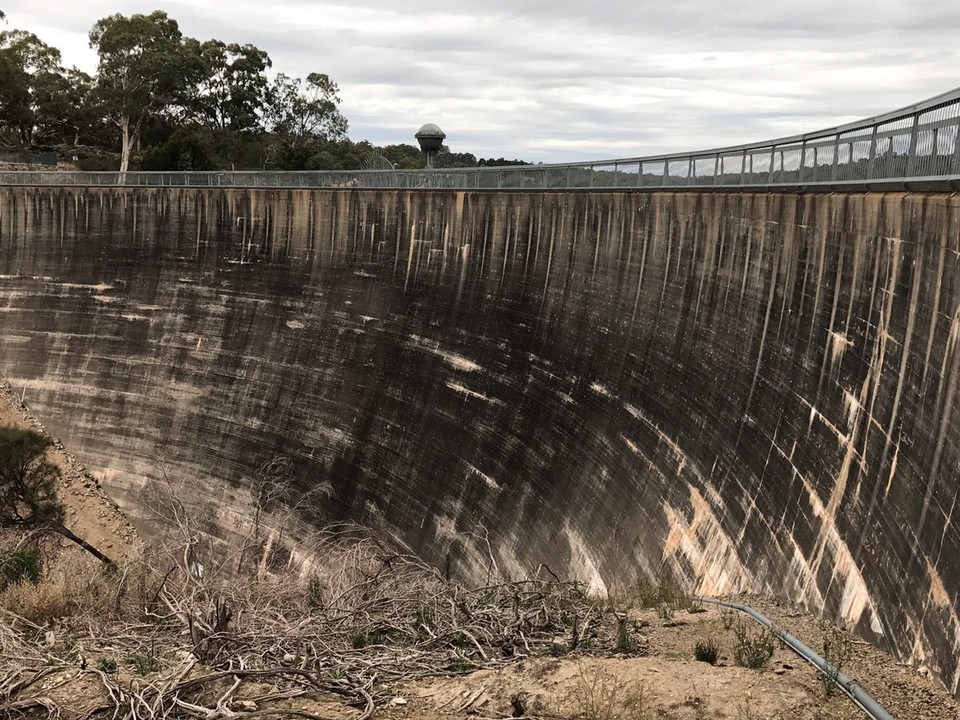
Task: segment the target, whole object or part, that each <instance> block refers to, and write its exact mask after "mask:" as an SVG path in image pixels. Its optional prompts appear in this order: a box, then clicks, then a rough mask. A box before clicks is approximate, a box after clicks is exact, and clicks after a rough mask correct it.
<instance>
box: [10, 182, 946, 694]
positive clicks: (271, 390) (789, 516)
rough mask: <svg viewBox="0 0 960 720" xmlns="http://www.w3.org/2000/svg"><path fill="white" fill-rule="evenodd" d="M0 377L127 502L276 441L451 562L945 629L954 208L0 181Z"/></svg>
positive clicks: (228, 478) (762, 197) (345, 497)
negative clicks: (648, 582)
mask: <svg viewBox="0 0 960 720" xmlns="http://www.w3.org/2000/svg"><path fill="white" fill-rule="evenodd" d="M0 330H2V334H3V343H2V350H0V372H2V374H3V375H5V376H6V377H7V378H8V379H9V380H10V381H11V382H12V384H13V385H14V387H15V388H16V389H17V390H18V391H22V392H24V394H25V399H26V402H27V404H28V405H29V406H30V409H31V410H32V411H33V412H34V413H35V414H36V415H38V416H39V417H40V418H41V419H42V420H43V421H44V422H45V423H46V424H47V426H48V428H50V429H51V430H52V431H53V432H54V433H55V434H56V435H59V436H60V438H61V439H62V440H63V441H64V442H65V443H66V444H67V445H68V447H70V448H71V449H72V450H74V451H75V452H77V454H78V455H79V456H80V459H81V460H82V461H83V462H85V463H86V464H87V465H88V467H90V468H91V469H92V470H93V471H95V472H97V473H100V474H101V475H102V477H103V482H104V485H105V487H106V488H107V490H108V492H109V493H111V494H112V496H113V497H115V498H116V499H117V500H118V502H119V503H120V504H121V506H122V507H123V508H124V509H126V510H128V511H129V512H130V513H131V514H132V515H133V516H134V517H135V518H136V517H139V518H141V519H143V518H145V517H146V514H145V510H144V507H143V502H142V491H143V488H144V487H145V486H146V485H149V483H151V482H154V481H156V480H157V477H158V474H159V473H160V472H161V471H163V472H171V473H176V474H181V475H191V476H193V477H196V478H198V482H199V483H200V484H199V485H198V486H199V487H201V488H204V491H205V492H208V493H209V497H210V500H211V502H212V503H216V502H219V501H221V500H222V499H223V498H225V497H228V496H229V493H230V492H231V491H236V490H237V489H238V488H242V487H243V485H244V483H247V482H249V479H250V478H251V477H252V476H253V475H254V474H255V472H256V470H257V468H258V467H259V466H260V464H261V463H263V462H264V461H265V460H268V459H270V458H271V457H274V456H277V455H285V456H287V457H289V458H290V461H291V467H292V472H293V474H294V478H295V480H296V482H297V487H298V490H299V492H300V493H301V494H302V495H303V497H304V498H305V500H304V502H303V504H302V505H303V512H304V513H305V515H306V516H308V517H312V518H316V519H317V520H346V519H350V520H357V521H361V522H363V523H366V524H370V525H373V526H375V527H378V528H380V529H382V530H384V531H386V532H389V533H390V534H392V535H393V536H394V537H396V538H397V539H399V540H400V541H401V542H403V543H405V544H406V546H408V547H409V548H411V549H412V550H413V551H415V552H416V553H418V554H420V555H421V556H422V557H424V558H425V559H427V560H429V561H431V562H433V563H436V564H437V565H439V566H446V567H449V568H450V569H451V571H452V572H454V573H455V574H456V575H458V576H460V577H463V578H466V579H467V580H473V581H481V582H482V581H483V580H485V579H486V577H487V574H488V573H489V572H490V571H491V569H492V568H494V567H495V568H496V569H497V570H499V571H500V572H501V573H505V574H507V575H510V576H514V577H518V576H522V575H526V574H528V573H531V572H533V571H535V570H536V569H537V568H538V566H539V564H540V563H545V564H547V565H548V566H549V568H550V569H551V570H552V571H553V572H556V573H558V574H562V575H566V576H568V577H574V578H579V579H581V580H583V581H585V582H587V583H589V584H590V585H591V586H593V587H594V588H597V589H602V588H605V587H608V586H611V585H613V584H616V583H628V582H631V581H633V580H634V579H636V578H637V577H638V575H641V574H645V573H652V574H655V573H657V572H658V571H659V570H660V569H661V568H664V567H665V568H667V569H668V570H670V571H672V572H675V573H676V574H678V575H679V576H680V577H682V578H684V579H685V580H686V581H687V582H688V583H689V584H690V586H691V588H693V589H695V590H696V591H698V592H702V593H707V594H719V593H729V592H735V591H740V590H751V591H755V592H761V593H769V594H772V595H775V596H778V597H780V598H783V599H787V600H791V601H794V602H799V603H802V604H804V605H806V606H807V607H809V608H811V609H813V610H814V611H815V612H819V613H821V614H822V615H823V616H825V617H829V618H831V619H835V620H841V621H843V622H845V623H848V624H850V625H852V626H855V627H856V629H857V630H858V632H860V633H861V634H862V635H863V636H864V637H866V638H868V639H870V640H871V641H873V642H875V643H877V644H879V645H881V646H883V647H886V648H887V649H889V650H891V651H893V652H894V653H895V654H896V655H898V656H899V657H901V658H903V659H909V660H911V661H913V662H915V663H918V664H924V665H926V666H927V667H928V668H930V669H931V671H933V672H934V673H936V674H938V675H939V676H940V677H941V678H942V679H943V681H944V682H945V684H946V685H947V686H948V687H949V688H950V689H952V691H953V692H954V693H956V692H957V690H958V679H960V669H958V660H957V656H958V652H960V623H958V617H957V613H958V608H960V561H958V559H957V558H958V552H960V533H958V532H957V530H956V528H955V527H954V525H953V515H954V513H955V511H956V510H957V499H958V488H960V485H958V481H957V471H958V465H960V442H958V440H960V413H958V412H956V409H957V405H958V398H957V396H956V392H957V384H958V373H960V348H958V339H960V198H957V197H953V196H948V195H937V194H881V193H874V194H863V195H858V194H837V195H827V194H785V193H781V194H777V193H770V194H737V193H716V194H713V193H682V192H677V193H671V192H655V193H639V192H636V193H616V192H609V193H595V194H590V193H520V192H514V193H509V192H503V193H483V192H449V193H447V192H429V191H422V192H417V191H409V192H387V191H381V192H375V191H360V190H346V189H345V190H335V191H313V192H311V191H297V190H290V191H286V190H198V189H189V188H161V189H135V188H131V189H124V188H120V189H118V188H113V189H82V188H19V189H12V188H3V189H0Z"/></svg>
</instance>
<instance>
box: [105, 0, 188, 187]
mask: <svg viewBox="0 0 960 720" xmlns="http://www.w3.org/2000/svg"><path fill="white" fill-rule="evenodd" d="M90 47H92V48H93V49H94V50H96V51H97V55H98V56H99V64H98V66H97V82H96V87H95V89H94V98H95V102H96V104H97V106H98V107H99V108H100V110H101V112H102V113H103V115H104V116H105V117H108V118H109V119H110V121H111V122H113V123H114V124H115V125H116V126H117V127H118V128H119V129H120V150H121V159H120V170H121V172H123V171H125V170H126V169H127V167H128V164H129V160H130V153H131V151H132V149H133V147H134V145H135V144H136V142H137V139H138V137H139V135H140V130H141V128H142V126H143V124H144V121H145V120H146V119H147V118H148V117H150V115H151V114H155V113H157V112H160V111H162V109H163V108H165V107H166V106H168V105H170V104H172V103H173V102H174V101H175V100H177V99H178V98H180V97H181V96H182V95H183V93H184V90H185V88H186V87H187V86H188V85H189V84H190V83H195V82H196V81H197V79H198V78H199V76H200V74H201V72H202V66H201V64H200V62H199V59H198V58H197V57H196V56H195V55H192V54H190V53H188V52H185V51H184V46H183V36H182V34H181V33H180V27H179V26H178V25H177V21H176V20H174V19H172V18H170V17H168V16H167V14H166V13H165V12H163V11H161V10H156V11H154V12H152V13H150V14H149V15H141V14H136V15H131V16H130V17H126V16H124V15H121V14H119V13H117V14H115V15H110V16H108V17H105V18H102V19H101V20H98V21H97V23H96V24H95V25H94V26H93V29H92V30H90Z"/></svg>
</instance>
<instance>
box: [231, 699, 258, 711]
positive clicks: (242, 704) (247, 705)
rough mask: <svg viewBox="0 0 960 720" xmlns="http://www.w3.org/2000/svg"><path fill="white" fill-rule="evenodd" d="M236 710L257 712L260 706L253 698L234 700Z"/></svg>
mask: <svg viewBox="0 0 960 720" xmlns="http://www.w3.org/2000/svg"><path fill="white" fill-rule="evenodd" d="M233 708H234V710H242V711H243V712H256V711H257V710H258V709H259V708H258V707H257V704H256V703H255V702H254V701H253V700H235V701H234V702H233Z"/></svg>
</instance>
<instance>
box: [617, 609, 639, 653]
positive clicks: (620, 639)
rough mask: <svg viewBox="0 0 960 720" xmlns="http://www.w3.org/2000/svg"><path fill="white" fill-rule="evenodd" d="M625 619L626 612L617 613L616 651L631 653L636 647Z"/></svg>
mask: <svg viewBox="0 0 960 720" xmlns="http://www.w3.org/2000/svg"><path fill="white" fill-rule="evenodd" d="M627 619H628V618H627V614H626V613H617V652H622V653H631V652H633V651H634V650H636V648H637V643H636V641H635V640H634V639H633V635H632V634H631V632H630V628H629V626H628V623H627Z"/></svg>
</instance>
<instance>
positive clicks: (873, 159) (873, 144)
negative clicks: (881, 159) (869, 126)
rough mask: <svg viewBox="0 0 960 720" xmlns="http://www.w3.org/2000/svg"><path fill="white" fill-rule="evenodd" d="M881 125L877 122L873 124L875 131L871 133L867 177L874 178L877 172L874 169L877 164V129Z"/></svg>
mask: <svg viewBox="0 0 960 720" xmlns="http://www.w3.org/2000/svg"><path fill="white" fill-rule="evenodd" d="M879 127H880V126H879V125H877V124H876V123H875V124H874V126H873V132H871V133H870V158H869V160H868V161H867V178H868V179H873V178H874V177H875V176H876V174H875V173H874V170H875V169H876V164H877V129H878V128H879Z"/></svg>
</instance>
